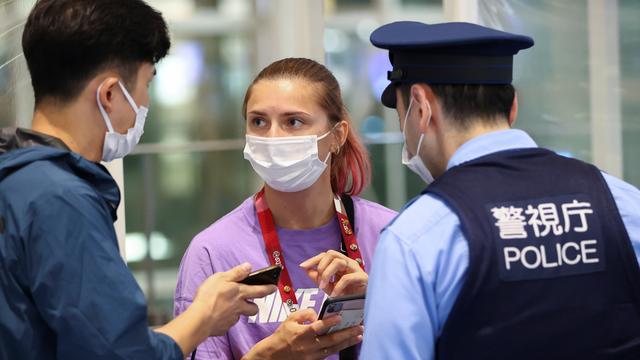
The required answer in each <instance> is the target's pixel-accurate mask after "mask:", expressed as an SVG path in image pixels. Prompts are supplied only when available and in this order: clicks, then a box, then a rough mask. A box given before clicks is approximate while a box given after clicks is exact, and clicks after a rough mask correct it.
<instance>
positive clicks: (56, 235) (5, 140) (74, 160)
mask: <svg viewBox="0 0 640 360" xmlns="http://www.w3.org/2000/svg"><path fill="white" fill-rule="evenodd" d="M22 45H23V49H24V56H25V58H26V60H27V64H28V66H29V71H30V73H31V80H32V84H33V89H34V94H35V100H36V107H35V114H34V117H33V128H32V129H31V130H27V129H2V130H0V358H1V359H10V358H11V359H57V358H59V359H182V358H184V357H185V356H187V354H189V353H190V352H191V351H192V350H193V349H195V347H196V346H197V344H199V343H200V342H201V341H203V340H204V339H205V338H207V337H208V336H216V335H224V333H225V332H226V331H227V329H228V328H229V327H230V326H231V325H233V324H234V323H235V322H236V321H237V320H238V318H239V316H241V315H253V314H255V313H256V312H257V307H256V306H255V305H254V304H252V303H250V302H247V301H246V300H247V299H252V298H260V297H263V296H266V295H267V294H269V293H271V292H273V291H275V287H273V286H246V285H241V284H238V283H237V281H239V280H241V279H243V278H244V277H245V276H246V275H247V274H248V273H249V271H250V266H249V265H248V264H245V265H242V266H239V267H237V268H235V269H232V270H230V271H229V272H226V273H220V274H217V275H214V276H212V277H210V278H209V279H208V280H206V281H205V282H204V283H203V284H202V286H201V287H200V289H199V291H198V294H197V296H196V298H195V300H194V302H193V303H192V305H191V306H190V307H189V309H188V310H187V312H185V313H184V314H182V315H181V316H179V317H178V318H176V319H174V320H173V321H172V322H170V323H169V324H167V325H165V326H163V327H160V328H157V329H154V330H151V329H150V328H149V327H148V325H147V308H146V304H145V299H144V296H143V293H142V291H141V290H140V288H139V287H138V285H137V284H136V282H135V280H134V278H133V276H132V275H131V273H130V272H129V270H128V269H127V267H126V264H125V263H124V262H123V260H122V258H121V257H120V255H119V250H118V244H117V240H116V234H115V232H114V228H113V222H114V221H115V220H116V209H117V207H118V206H119V203H120V193H119V190H118V187H117V185H116V183H115V181H114V180H113V179H112V177H111V176H110V175H109V173H108V172H107V170H106V169H105V168H104V167H103V166H102V165H100V161H101V160H102V161H110V160H113V159H116V158H121V157H123V156H125V155H127V154H128V153H129V152H130V151H131V150H132V149H133V148H134V146H135V145H136V144H137V142H138V140H139V139H140V136H141V135H142V133H143V127H144V121H145V117H146V114H147V106H148V105H149V94H148V85H149V83H150V82H151V80H152V79H153V76H154V73H155V68H154V65H155V63H156V62H158V61H159V60H160V59H162V58H163V57H164V56H165V55H166V54H167V52H168V50H169V47H170V41H169V37H168V31H167V28H166V24H165V22H164V20H163V18H162V16H161V15H160V13H158V12H156V11H155V10H153V9H152V8H151V7H149V6H148V5H147V4H146V3H144V2H143V1H141V0H108V1H104V0H40V1H38V2H37V3H36V5H35V7H34V9H33V10H32V12H31V14H30V15H29V18H28V20H27V23H26V25H25V29H24V34H23V43H22Z"/></svg>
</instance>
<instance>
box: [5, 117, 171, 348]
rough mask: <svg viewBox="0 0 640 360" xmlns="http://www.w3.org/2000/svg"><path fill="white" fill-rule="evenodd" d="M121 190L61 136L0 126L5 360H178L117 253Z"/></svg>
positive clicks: (104, 172) (101, 168)
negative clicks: (150, 324)
mask: <svg viewBox="0 0 640 360" xmlns="http://www.w3.org/2000/svg"><path fill="white" fill-rule="evenodd" d="M119 203H120V193H119V190H118V187H117V185H116V183H115V181H114V180H113V178H112V177H111V176H110V175H109V173H108V171H107V170H106V169H105V168H104V167H103V166H101V165H99V164H95V163H92V162H90V161H87V160H86V159H84V158H83V157H81V156H80V155H78V154H75V153H73V152H70V151H69V150H68V148H67V147H66V146H65V145H64V144H63V143H62V142H61V141H59V140H58V139H55V138H53V137H49V136H46V135H43V134H38V133H35V132H32V131H28V130H23V129H17V130H16V129H0V359H10V358H11V359H56V358H59V359H180V358H182V352H181V351H180V348H179V347H178V346H177V345H176V343H175V342H174V341H173V340H172V339H171V338H169V337H168V336H166V335H164V334H159V333H156V332H154V331H152V330H150V329H149V327H148V325H147V307H146V304H145V299H144V295H143V293H142V291H141V290H140V288H139V286H138V285H137V283H136V281H135V279H134V278H133V276H132V275H131V273H130V272H129V270H128V269H127V266H126V264H125V263H124V261H123V260H122V258H121V257H120V255H119V251H118V243H117V239H116V234H115V231H114V228H113V222H114V221H115V220H116V209H117V207H118V205H119Z"/></svg>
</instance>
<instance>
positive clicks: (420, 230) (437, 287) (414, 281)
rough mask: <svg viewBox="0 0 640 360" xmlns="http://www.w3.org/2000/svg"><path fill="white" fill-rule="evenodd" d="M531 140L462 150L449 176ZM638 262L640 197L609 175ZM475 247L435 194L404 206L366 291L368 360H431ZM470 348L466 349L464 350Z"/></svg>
mask: <svg viewBox="0 0 640 360" xmlns="http://www.w3.org/2000/svg"><path fill="white" fill-rule="evenodd" d="M533 147H537V145H536V143H535V142H534V141H533V139H531V137H529V136H528V135H527V134H526V133H525V132H523V131H520V130H504V131H498V132H493V133H489V134H486V135H482V136H479V137H476V138H474V139H472V140H470V141H468V142H467V143H465V144H463V145H462V146H461V147H460V148H459V149H458V150H457V151H456V152H455V154H454V155H453V157H452V158H451V159H450V161H449V163H448V165H447V169H450V168H452V167H454V166H457V165H460V164H462V163H465V162H467V161H470V160H473V159H477V158H479V157H482V156H484V155H488V154H492V153H495V152H498V151H503V150H510V149H521V148H533ZM603 176H604V179H605V181H606V183H607V185H608V187H609V189H610V191H611V193H612V195H613V198H614V201H615V203H616V205H617V207H618V209H619V212H620V215H621V218H622V220H623V223H624V226H625V228H626V230H627V232H628V234H629V237H630V240H631V243H632V245H633V249H634V251H635V255H636V258H637V259H640V215H639V214H640V191H638V189H636V188H635V187H633V186H632V185H630V184H628V183H625V182H624V181H622V180H620V179H617V178H615V177H613V176H610V175H608V174H606V173H603ZM468 258H469V246H468V243H467V239H466V238H465V237H464V235H463V233H462V228H461V224H460V220H459V218H458V216H457V215H456V213H455V212H454V211H453V210H452V209H450V208H449V207H448V206H447V205H446V204H445V203H444V202H443V201H441V200H440V199H439V198H436V197H434V196H432V195H430V194H426V195H422V196H418V197H416V198H415V199H413V200H412V201H411V202H410V203H409V204H407V205H406V206H405V208H404V209H403V211H402V212H401V213H400V215H398V217H397V218H396V219H395V220H394V221H393V222H392V223H391V224H390V225H389V226H388V227H387V228H386V229H385V230H384V231H383V233H382V235H381V239H380V242H379V243H378V247H377V249H376V254H375V257H374V261H373V264H374V266H373V269H372V271H371V273H370V278H369V285H368V290H367V304H366V310H365V313H366V318H365V323H366V324H367V325H366V328H365V336H364V343H363V347H362V354H361V356H362V358H363V359H433V358H434V351H435V344H436V340H437V338H438V337H439V335H440V334H441V331H442V329H443V326H444V324H445V322H446V321H447V318H448V316H449V313H450V311H451V309H452V307H453V305H454V303H455V301H456V299H457V297H458V294H459V293H460V290H461V288H462V285H463V283H464V281H465V278H466V271H467V268H468ZM460 346H464V344H460Z"/></svg>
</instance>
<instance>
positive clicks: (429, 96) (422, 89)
mask: <svg viewBox="0 0 640 360" xmlns="http://www.w3.org/2000/svg"><path fill="white" fill-rule="evenodd" d="M411 96H412V97H413V99H414V100H413V101H414V105H413V106H415V107H417V111H418V116H419V117H420V120H419V126H420V132H422V133H424V132H426V131H427V129H428V128H429V127H432V126H433V125H434V123H436V122H439V120H440V118H441V117H440V105H439V104H438V101H437V98H436V95H435V94H434V93H433V91H432V90H431V87H429V85H426V84H415V85H413V86H411ZM436 126H437V125H436Z"/></svg>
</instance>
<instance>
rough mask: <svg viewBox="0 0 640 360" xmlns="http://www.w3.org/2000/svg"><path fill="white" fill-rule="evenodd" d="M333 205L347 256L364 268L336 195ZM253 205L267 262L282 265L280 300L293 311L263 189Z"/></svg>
mask: <svg viewBox="0 0 640 360" xmlns="http://www.w3.org/2000/svg"><path fill="white" fill-rule="evenodd" d="M334 205H335V207H336V216H337V217H338V222H339V223H340V232H341V233H342V241H343V243H344V247H345V248H346V252H347V256H349V257H350V258H351V259H355V260H356V261H357V262H358V263H359V264H360V267H361V268H362V269H363V270H364V261H363V260H362V256H361V255H360V248H359V247H358V241H357V240H356V234H355V232H354V231H353V229H352V228H351V223H350V222H349V218H348V217H347V215H346V214H345V210H344V206H343V205H342V201H341V200H340V198H339V197H338V196H334ZM255 207H256V213H257V215H258V221H259V222H260V228H261V229H262V238H263V239H264V245H265V247H266V249H267V254H268V255H269V262H270V263H271V265H280V266H282V272H281V273H280V280H278V289H279V290H280V297H281V298H282V302H283V303H285V304H286V305H287V307H288V308H289V311H290V312H294V311H296V308H295V307H294V306H293V305H294V304H297V303H298V301H297V300H296V291H295V289H294V288H293V284H292V283H291V277H290V276H289V271H287V266H286V264H285V262H284V253H283V251H282V247H280V240H279V239H278V233H277V232H276V225H275V222H274V221H273V215H272V214H271V210H270V209H269V205H268V204H267V201H266V200H265V198H264V189H262V190H260V192H259V193H257V194H256V196H255Z"/></svg>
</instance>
